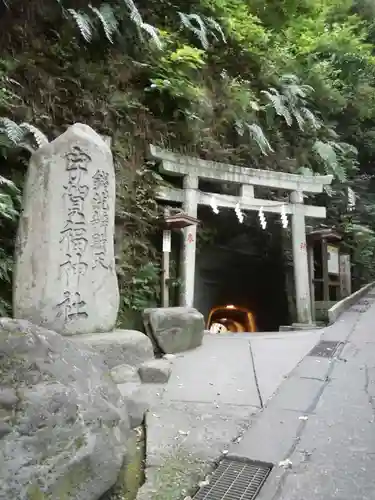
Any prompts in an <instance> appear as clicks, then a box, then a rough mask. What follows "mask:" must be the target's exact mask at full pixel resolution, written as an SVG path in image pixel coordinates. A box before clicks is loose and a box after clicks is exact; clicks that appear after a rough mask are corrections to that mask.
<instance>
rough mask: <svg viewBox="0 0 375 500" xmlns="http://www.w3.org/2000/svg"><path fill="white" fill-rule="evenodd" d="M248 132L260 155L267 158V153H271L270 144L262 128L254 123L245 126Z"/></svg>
mask: <svg viewBox="0 0 375 500" xmlns="http://www.w3.org/2000/svg"><path fill="white" fill-rule="evenodd" d="M246 127H247V129H248V131H249V134H250V137H251V138H252V139H253V140H254V141H255V142H256V143H257V145H258V146H259V148H260V150H261V151H262V153H263V154H264V155H265V156H267V155H268V153H273V152H274V151H273V149H272V147H271V144H270V143H269V141H268V139H267V137H266V136H265V134H264V132H263V129H262V127H260V126H259V125H257V124H256V123H252V124H249V123H247V124H246Z"/></svg>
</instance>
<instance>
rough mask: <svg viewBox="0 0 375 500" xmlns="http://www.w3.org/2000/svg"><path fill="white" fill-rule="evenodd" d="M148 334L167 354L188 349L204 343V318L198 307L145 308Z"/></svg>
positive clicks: (144, 318) (145, 322) (144, 315)
mask: <svg viewBox="0 0 375 500" xmlns="http://www.w3.org/2000/svg"><path fill="white" fill-rule="evenodd" d="M143 322H144V325H145V329H146V332H147V335H148V336H149V337H150V338H151V339H152V340H153V342H154V343H155V345H156V346H157V347H158V348H159V349H160V350H161V351H162V352H163V353H165V354H173V353H176V352H182V351H188V350H189V349H194V348H195V347H198V346H200V345H201V344H202V339H203V334H204V318H203V315H202V314H201V313H200V312H198V311H197V310H196V309H193V308H188V307H165V308H153V309H145V311H144V313H143Z"/></svg>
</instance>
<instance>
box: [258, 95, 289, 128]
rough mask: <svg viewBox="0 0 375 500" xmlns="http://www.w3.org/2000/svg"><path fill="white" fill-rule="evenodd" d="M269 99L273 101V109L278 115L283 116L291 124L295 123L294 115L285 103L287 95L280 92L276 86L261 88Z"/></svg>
mask: <svg viewBox="0 0 375 500" xmlns="http://www.w3.org/2000/svg"><path fill="white" fill-rule="evenodd" d="M261 93H262V94H264V95H265V96H266V97H267V98H268V100H269V101H270V102H271V104H272V106H273V109H274V110H275V112H276V114H277V115H278V116H282V117H283V118H284V120H285V121H286V123H287V124H288V125H289V126H291V125H292V123H293V119H292V116H291V114H290V112H289V110H288V108H287V106H286V105H285V97H284V96H282V95H281V94H280V92H279V91H278V90H277V89H275V88H270V89H269V90H261Z"/></svg>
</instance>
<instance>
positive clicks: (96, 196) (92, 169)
mask: <svg viewBox="0 0 375 500" xmlns="http://www.w3.org/2000/svg"><path fill="white" fill-rule="evenodd" d="M114 215H115V174H114V167H113V159H112V154H111V150H110V148H109V146H108V144H106V143H105V142H104V141H103V139H102V138H101V137H100V136H99V135H98V134H97V133H96V132H95V131H94V130H92V129H91V128H90V127H89V126H87V125H83V124H79V123H77V124H75V125H72V126H71V127H69V128H68V130H67V131H66V132H65V133H64V134H62V135H61V136H59V137H58V138H57V139H55V140H54V141H53V142H51V143H49V144H46V145H45V146H43V147H42V148H40V149H39V150H38V151H36V152H35V153H34V154H33V155H32V157H31V160H30V165H29V170H28V174H27V179H26V183H25V188H24V197H23V213H22V215H21V219H20V224H19V231H18V235H17V244H16V267H15V275H14V285H13V288H14V289H13V308H14V317H15V318H18V319H26V320H29V321H31V322H32V323H34V324H36V325H40V326H44V327H46V328H49V329H51V330H54V331H56V332H58V333H61V334H63V335H75V334H82V333H95V332H108V331H111V330H112V329H113V327H114V326H115V322H116V318H117V313H118V307H119V291H118V283H117V277H116V272H115V259H114V242H113V239H114Z"/></svg>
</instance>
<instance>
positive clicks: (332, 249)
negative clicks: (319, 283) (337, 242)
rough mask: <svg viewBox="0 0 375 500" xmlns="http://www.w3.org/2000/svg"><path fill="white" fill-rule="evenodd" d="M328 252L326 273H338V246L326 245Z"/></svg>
mask: <svg viewBox="0 0 375 500" xmlns="http://www.w3.org/2000/svg"><path fill="white" fill-rule="evenodd" d="M327 254H328V263H327V265H328V274H336V275H337V276H338V275H339V274H340V265H339V248H338V247H336V246H334V245H327Z"/></svg>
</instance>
